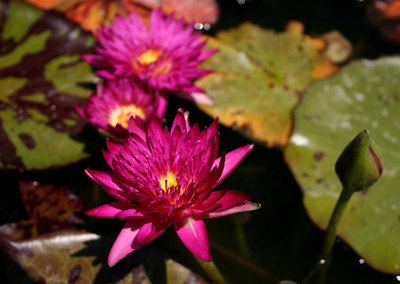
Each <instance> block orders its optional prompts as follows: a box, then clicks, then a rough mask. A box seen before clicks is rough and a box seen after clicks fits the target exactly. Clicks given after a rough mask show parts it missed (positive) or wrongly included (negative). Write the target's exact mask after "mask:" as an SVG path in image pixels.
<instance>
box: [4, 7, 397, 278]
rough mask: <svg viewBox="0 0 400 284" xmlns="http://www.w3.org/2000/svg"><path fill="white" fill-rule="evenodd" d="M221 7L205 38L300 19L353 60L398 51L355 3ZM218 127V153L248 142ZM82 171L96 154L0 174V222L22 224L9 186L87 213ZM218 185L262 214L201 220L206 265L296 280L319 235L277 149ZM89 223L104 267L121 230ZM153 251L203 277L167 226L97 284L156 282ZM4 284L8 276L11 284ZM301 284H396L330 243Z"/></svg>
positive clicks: (206, 120) (257, 155) (96, 161)
mask: <svg viewBox="0 0 400 284" xmlns="http://www.w3.org/2000/svg"><path fill="white" fill-rule="evenodd" d="M219 4H220V10H221V14H220V21H219V23H218V24H217V25H215V26H213V27H212V28H211V29H210V30H209V31H208V33H210V34H214V33H216V32H218V30H224V29H228V28H232V27H236V26H238V25H239V24H240V23H242V22H244V21H251V22H253V23H256V24H258V25H260V26H262V27H264V28H268V29H274V30H276V31H282V30H284V28H285V26H286V24H287V22H288V21H289V20H299V21H301V22H303V23H304V25H305V33H307V34H310V35H318V34H321V33H324V32H327V31H330V30H338V31H340V32H341V33H342V34H343V35H345V36H346V37H347V38H348V39H349V40H350V41H351V42H352V44H353V47H354V48H355V52H354V55H353V58H376V57H378V56H381V55H387V54H393V53H395V52H398V51H399V48H398V47H397V46H395V45H393V44H391V43H388V42H386V41H385V40H383V39H382V37H381V36H380V34H379V33H378V32H377V31H376V30H375V28H374V27H373V26H372V25H371V24H370V23H369V21H368V19H367V17H366V13H365V9H364V7H363V4H362V3H360V1H351V0H348V1H345V0H339V1H311V0H306V1H289V0H282V1H279V0H271V1H266V0H249V1H245V2H244V4H242V5H240V4H238V2H237V1H235V0H220V1H219ZM179 107H182V108H183V109H184V110H189V111H190V119H191V122H194V121H197V122H198V123H199V124H200V126H206V125H209V124H210V123H211V121H212V119H211V118H210V117H208V116H206V115H205V114H203V113H201V112H200V111H199V110H198V109H197V108H196V107H195V106H194V105H193V104H191V103H189V102H185V101H181V100H179V99H174V98H172V100H171V102H170V104H169V106H168V110H167V114H166V118H167V121H168V122H170V121H171V120H172V118H173V117H174V116H175V114H176V109H177V108H179ZM168 125H170V124H168ZM220 131H221V145H220V149H221V150H225V151H231V150H233V149H235V148H237V147H240V146H242V145H245V144H249V143H252V141H249V140H247V139H246V138H244V137H243V136H241V135H240V134H239V133H237V132H235V131H233V130H232V129H229V128H226V127H223V126H221V127H220ZM85 135H87V136H89V137H90V136H93V137H94V139H97V140H98V146H99V147H98V149H100V148H101V147H104V141H103V140H101V139H100V138H99V137H98V136H96V135H95V133H93V131H91V130H90V129H86V130H85ZM87 167H92V168H95V169H105V168H106V165H105V163H104V161H103V160H102V157H101V155H100V151H98V155H95V156H94V157H92V158H91V159H89V160H86V161H82V162H80V163H78V164H76V165H73V166H70V167H65V168H61V169H56V170H49V171H42V172H33V173H15V172H0V179H1V180H2V181H3V185H2V187H3V192H4V196H6V197H7V198H2V199H0V223H1V224H4V223H10V222H16V221H19V220H22V219H27V218H28V217H27V214H26V212H25V210H24V208H23V205H22V202H21V200H20V196H19V193H18V188H17V185H16V182H17V180H21V179H23V180H38V181H41V182H43V183H52V184H62V185H64V186H66V187H67V188H68V189H70V190H71V191H73V192H74V193H76V194H77V195H78V196H80V197H81V198H82V200H83V201H84V203H85V205H86V206H87V208H91V207H93V204H92V202H91V201H90V200H89V201H88V196H89V193H88V191H87V188H89V187H90V185H91V182H90V181H89V179H88V178H87V177H86V176H85V175H84V173H83V170H84V169H86V168H87ZM223 188H229V189H235V190H240V191H245V192H248V193H249V194H251V195H252V196H253V199H252V200H254V201H255V202H259V203H261V204H262V208H261V209H260V210H258V211H255V212H251V213H245V214H241V215H235V216H228V217H223V218H216V219H210V220H207V221H206V225H207V228H208V232H209V238H210V242H211V250H212V256H213V259H214V261H215V263H216V264H217V265H218V266H219V267H220V269H221V271H222V273H223V274H224V275H225V276H226V278H227V280H228V282H229V283H232V284H236V283H279V281H282V280H291V281H296V282H298V283H300V282H301V281H302V279H304V278H305V277H306V275H307V274H308V273H309V271H310V269H311V268H312V267H313V264H314V263H315V260H316V258H317V255H318V251H319V248H320V243H321V241H322V237H323V232H321V231H320V230H319V229H318V228H317V227H316V226H315V225H313V224H312V223H311V221H310V220H309V218H308V216H307V214H306V212H305V210H304V208H303V205H302V193H301V189H300V188H299V186H298V185H297V183H296V181H295V180H294V178H293V176H292V174H291V172H290V170H289V168H288V167H287V165H286V164H285V162H284V160H283V154H282V151H281V150H280V149H267V148H265V147H264V146H262V145H258V144H256V145H255V148H254V150H253V151H252V152H251V153H250V154H249V155H248V156H247V157H246V158H245V159H244V160H243V162H242V163H241V164H240V165H239V166H238V167H237V168H236V169H235V171H234V172H233V173H232V174H231V175H230V176H229V177H228V178H227V179H226V180H225V181H224V182H223V183H222V184H221V185H219V187H218V189H223ZM103 198H106V197H103ZM89 221H90V222H89V225H88V226H87V228H88V229H89V230H92V231H95V232H97V233H99V234H101V235H102V236H103V239H104V243H102V245H101V246H102V250H100V251H99V250H98V249H97V247H96V248H94V250H95V251H97V252H98V253H100V254H101V257H100V256H99V258H100V260H99V261H104V259H105V257H106V255H107V254H108V251H109V248H110V247H111V244H112V241H113V238H114V237H115V236H116V234H117V233H118V230H119V229H120V227H121V226H122V224H121V223H118V222H117V224H116V223H115V222H109V221H107V220H104V219H102V220H100V221H99V220H89ZM154 255H157V256H158V255H161V256H165V257H172V258H174V259H176V260H178V261H180V262H181V263H183V264H185V265H186V266H188V267H190V268H192V269H193V270H194V271H197V272H198V273H200V274H202V272H201V270H200V268H199V267H198V266H197V265H196V263H195V262H194V261H193V259H192V258H191V255H190V253H188V251H187V249H186V248H185V247H184V246H183V244H181V242H180V240H179V239H178V237H177V236H176V234H175V232H174V231H173V230H167V231H166V232H165V233H164V234H163V235H161V236H160V237H159V238H157V239H156V240H155V241H154V242H153V243H151V244H149V245H147V246H146V247H145V248H143V249H142V250H140V251H138V252H135V253H133V254H131V255H130V256H129V257H127V258H126V259H124V260H123V261H121V263H120V264H118V265H117V266H116V267H115V268H114V269H113V270H110V269H109V268H104V269H102V271H101V273H102V274H101V277H100V276H99V277H98V279H97V282H99V283H106V282H109V281H114V280H116V278H117V279H118V277H122V276H121V275H123V274H124V272H126V271H127V269H128V268H130V267H132V265H137V264H139V263H144V264H145V268H146V271H147V273H148V275H149V277H150V279H151V280H152V283H155V284H157V283H163V282H164V281H165V271H163V270H162V269H161V270H158V269H159V267H162V264H160V263H159V261H154V259H155V257H153V256H154ZM150 256H152V257H150ZM18 271H19V270H18V268H16V266H12V267H11V268H10V267H8V268H7V269H6V268H5V267H4V265H2V266H1V270H0V272H1V276H0V282H1V283H7V282H9V283H17V282H14V280H15V279H18V283H29V281H28V280H27V279H26V278H24V277H20V278H18V277H19V276H18ZM7 275H8V276H7ZM203 276H204V277H206V276H205V275H203ZM7 277H8V278H7ZM9 279H13V280H12V281H11V282H10V280H9ZM308 283H327V284H331V283H332V284H338V283H343V284H358V283H368V284H369V283H370V284H385V283H388V284H390V283H393V284H395V283H399V281H398V280H397V279H396V277H395V276H394V275H387V274H383V273H380V272H378V271H375V270H374V269H372V268H370V267H369V266H368V264H367V263H365V262H364V261H363V260H362V259H360V257H359V256H357V254H356V253H355V252H353V251H352V249H351V248H349V247H348V246H347V245H346V244H345V243H343V242H342V241H340V240H338V241H337V242H336V244H335V247H334V250H333V254H332V258H331V259H330V260H329V261H328V262H327V263H326V264H324V265H322V266H321V267H320V268H319V269H318V270H317V271H316V272H315V274H313V276H312V277H311V278H310V281H309V282H308Z"/></svg>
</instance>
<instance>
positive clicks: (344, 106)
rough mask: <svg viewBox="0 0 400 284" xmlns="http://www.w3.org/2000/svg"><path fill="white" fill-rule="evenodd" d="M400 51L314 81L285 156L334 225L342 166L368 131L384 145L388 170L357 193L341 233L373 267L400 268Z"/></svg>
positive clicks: (314, 212)
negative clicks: (338, 171) (349, 146)
mask: <svg viewBox="0 0 400 284" xmlns="http://www.w3.org/2000/svg"><path fill="white" fill-rule="evenodd" d="M399 76H400V57H388V58H382V59H378V60H376V61H367V60H364V61H358V62H354V63H352V64H350V65H349V66H348V67H346V68H343V69H342V71H340V72H339V73H337V74H336V75H335V76H333V77H331V78H329V79H326V80H324V81H320V82H316V83H314V84H313V85H312V86H311V87H310V88H309V89H308V91H307V92H306V93H305V94H304V96H303V99H302V102H301V104H300V106H299V108H298V109H297V110H296V112H295V128H294V131H293V134H292V136H291V138H290V142H289V144H288V146H287V148H286V149H285V157H286V160H287V163H288V164H289V166H290V168H291V170H292V172H293V174H294V175H295V177H296V179H297V181H298V183H299V184H300V186H301V188H302V190H303V193H304V205H305V207H306V209H307V212H308V214H309V216H310V218H311V219H312V220H313V221H314V222H315V223H316V224H317V225H318V226H319V227H320V228H326V226H327V224H328V221H329V217H330V215H331V213H332V210H333V207H334V205H335V203H336V200H337V198H338V196H339V193H340V191H341V184H340V182H339V179H338V178H337V177H336V175H335V171H334V165H335V162H336V160H337V158H338V157H339V155H340V153H341V152H342V150H343V149H344V148H345V146H346V145H347V143H349V142H350V141H351V140H352V139H353V138H354V137H355V136H356V135H357V134H358V133H359V132H360V131H361V130H363V129H368V130H369V131H370V134H371V137H372V138H373V139H374V140H375V142H376V144H377V145H378V147H379V148H380V150H381V153H382V157H383V164H384V171H383V175H382V177H381V179H380V180H378V182H377V183H376V184H374V185H373V186H372V187H371V188H369V189H368V190H365V191H362V192H359V193H355V194H353V196H352V198H351V200H350V203H349V205H348V207H347V209H346V211H345V213H344V216H343V219H342V222H341V224H340V226H339V231H338V234H339V235H340V236H341V237H342V238H343V239H344V240H345V241H346V242H347V243H348V244H349V245H350V246H351V247H352V248H353V249H354V250H355V251H356V252H358V253H359V254H360V256H361V257H362V258H363V259H365V261H366V262H367V263H368V264H369V265H371V266H372V267H374V268H376V269H378V270H381V271H384V272H387V273H393V274H399V273H400V246H399V240H400V190H399V184H400V163H399V161H400V144H399V143H400V81H399Z"/></svg>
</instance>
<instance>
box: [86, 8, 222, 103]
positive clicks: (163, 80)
mask: <svg viewBox="0 0 400 284" xmlns="http://www.w3.org/2000/svg"><path fill="white" fill-rule="evenodd" d="M199 36H200V32H196V33H193V27H192V26H190V25H186V24H185V23H184V22H183V20H181V21H177V20H175V19H174V18H173V15H170V16H168V17H167V18H164V16H163V14H162V12H161V10H159V9H157V10H153V11H152V13H151V16H150V24H149V27H148V28H146V26H145V25H144V23H143V21H142V20H141V19H140V17H139V16H138V15H136V14H135V13H131V14H130V15H129V16H128V17H125V18H122V17H119V16H117V17H116V19H115V22H113V23H112V24H111V25H110V27H103V28H102V29H100V30H99V31H98V33H97V39H98V41H99V42H100V43H101V45H102V47H99V48H97V49H96V51H97V54H94V55H84V56H83V59H85V60H87V61H88V62H90V63H91V64H93V65H95V66H97V67H99V68H100V70H99V71H97V72H96V73H97V74H98V75H99V76H101V77H103V78H106V79H113V78H114V77H115V76H128V77H138V78H140V79H141V80H146V81H148V82H149V83H150V85H151V86H152V87H153V88H155V89H157V90H161V89H167V90H169V91H183V92H185V93H187V94H188V95H189V96H190V94H191V93H193V94H196V95H198V94H199V93H204V92H203V91H202V90H201V89H200V88H198V87H196V86H195V85H194V84H193V81H194V80H195V79H198V78H200V77H202V76H204V75H206V74H208V73H209V72H210V71H208V70H204V69H198V68H197V66H198V65H199V64H200V63H201V62H203V61H204V60H205V59H206V58H208V57H209V56H211V55H212V54H213V53H215V52H216V50H214V49H213V50H204V49H203V47H204V45H205V43H206V42H205V41H202V40H199Z"/></svg>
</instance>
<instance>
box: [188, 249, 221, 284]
mask: <svg viewBox="0 0 400 284" xmlns="http://www.w3.org/2000/svg"><path fill="white" fill-rule="evenodd" d="M195 258H196V259H197V261H198V262H199V264H200V265H201V267H202V268H203V270H204V272H205V273H206V274H207V276H208V277H209V278H210V280H211V281H212V282H213V283H215V284H227V282H226V280H225V278H224V276H222V274H221V272H220V271H219V269H218V267H217V266H216V265H215V263H214V261H212V260H211V261H204V260H201V259H200V258H198V257H196V256H195Z"/></svg>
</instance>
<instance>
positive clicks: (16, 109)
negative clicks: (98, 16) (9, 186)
mask: <svg viewBox="0 0 400 284" xmlns="http://www.w3.org/2000/svg"><path fill="white" fill-rule="evenodd" d="M0 9H1V10H0V11H1V13H2V15H4V16H3V17H2V18H1V21H0V31H1V33H0V46H1V49H0V143H1V145H2V147H1V149H0V168H3V169H18V170H31V169H44V168H49V167H52V166H61V165H65V164H69V163H72V162H75V161H77V160H80V159H82V158H85V157H87V156H88V155H89V153H88V150H87V149H86V148H85V146H86V145H85V144H84V143H83V141H81V140H82V138H78V137H76V135H77V134H78V133H80V132H81V131H82V128H83V125H84V122H83V120H82V119H81V118H80V117H79V115H77V113H76V111H75V110H74V108H73V107H74V106H75V105H79V106H83V105H84V103H85V101H86V98H87V97H88V96H89V95H90V93H91V91H90V90H89V89H88V88H85V87H83V86H82V84H83V83H88V82H94V80H95V77H94V76H93V74H92V72H91V69H90V66H89V64H87V63H85V62H83V61H81V60H80V54H81V53H85V52H86V53H87V52H89V51H90V50H91V47H92V45H93V43H94V41H93V38H92V37H91V36H90V35H88V34H86V33H84V32H82V31H81V30H80V29H79V28H78V27H77V26H76V25H75V24H72V23H70V22H69V21H67V20H66V19H64V18H62V17H60V16H59V15H57V14H55V13H50V12H43V11H41V10H38V9H36V8H33V7H32V6H30V5H29V4H24V3H21V2H17V1H6V0H2V1H1V2H0ZM44 156H45V157H46V159H44V158H43V157H44Z"/></svg>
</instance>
